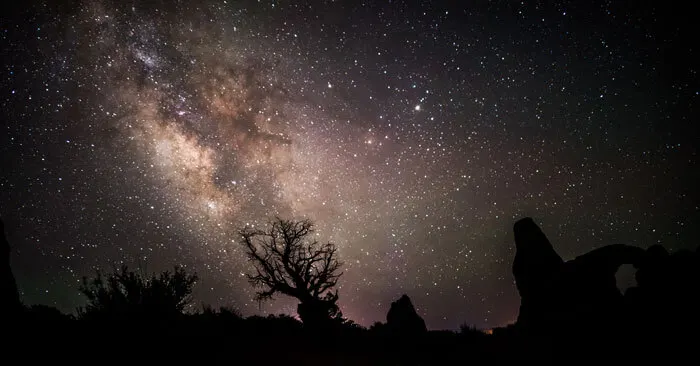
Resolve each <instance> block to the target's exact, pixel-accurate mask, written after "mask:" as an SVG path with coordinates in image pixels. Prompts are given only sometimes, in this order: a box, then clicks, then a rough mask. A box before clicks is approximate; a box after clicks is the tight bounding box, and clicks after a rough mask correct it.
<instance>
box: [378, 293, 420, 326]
mask: <svg viewBox="0 0 700 366" xmlns="http://www.w3.org/2000/svg"><path fill="white" fill-rule="evenodd" d="M386 327H387V329H388V330H389V331H390V332H392V333H397V334H404V335H406V334H420V333H425V332H427V331H428V329H427V327H426V326H425V321H424V320H423V318H421V317H420V315H418V313H417V312H416V309H415V308H414V307H413V303H412V302H411V299H410V298H409V297H408V295H405V294H404V295H403V296H401V298H399V299H398V300H396V301H394V302H392V303H391V308H390V309H389V312H388V313H387V314H386Z"/></svg>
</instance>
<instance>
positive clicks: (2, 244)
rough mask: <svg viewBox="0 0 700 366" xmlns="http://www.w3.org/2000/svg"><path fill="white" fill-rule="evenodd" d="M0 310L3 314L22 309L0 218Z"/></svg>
mask: <svg viewBox="0 0 700 366" xmlns="http://www.w3.org/2000/svg"><path fill="white" fill-rule="evenodd" d="M0 233H1V234H2V239H0V312H1V313H2V314H3V315H5V316H8V315H11V314H14V313H17V312H18V311H20V310H21V309H22V305H21V302H20V301H19V293H18V292H17V283H16V282H15V276H14V275H13V274H12V268H11V267H10V243H9V242H8V241H7V238H6V237H5V224H4V223H3V221H2V219H0Z"/></svg>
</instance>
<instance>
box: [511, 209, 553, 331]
mask: <svg viewBox="0 0 700 366" xmlns="http://www.w3.org/2000/svg"><path fill="white" fill-rule="evenodd" d="M513 231H514V234H515V248H516V253H515V259H514V260H513V276H514V277H515V285H516V287H517V288H518V292H519V293H520V312H519V315H518V323H519V324H521V325H527V324H528V323H530V322H541V321H542V319H544V318H545V317H547V316H548V314H549V315H550V316H551V315H552V313H553V312H554V311H556V310H557V308H558V306H559V304H558V301H557V296H559V294H558V293H557V291H554V289H555V288H556V287H558V285H559V284H558V283H557V281H558V279H559V276H558V274H559V273H561V272H562V268H563V265H564V261H563V260H562V259H561V257H560V256H559V254H557V252H556V251H554V248H552V244H550V243H549V240H547V237H546V236H545V235H544V233H543V232H542V230H540V228H539V227H538V226H537V224H535V222H534V221H532V219H531V218H524V219H522V220H520V221H518V222H516V223H515V225H514V228H513Z"/></svg>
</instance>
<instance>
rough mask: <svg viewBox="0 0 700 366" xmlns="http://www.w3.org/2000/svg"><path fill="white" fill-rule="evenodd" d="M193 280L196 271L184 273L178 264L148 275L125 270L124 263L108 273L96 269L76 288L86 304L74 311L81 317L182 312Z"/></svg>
mask: <svg viewBox="0 0 700 366" xmlns="http://www.w3.org/2000/svg"><path fill="white" fill-rule="evenodd" d="M196 281H197V275H196V274H188V273H187V272H186V271H185V270H184V269H182V268H180V267H175V269H174V271H173V272H170V271H164V272H161V273H160V274H158V275H156V274H155V273H154V274H153V275H152V276H151V277H150V278H146V277H144V276H142V275H141V274H139V273H136V272H133V271H129V269H128V268H127V266H122V268H121V270H117V271H115V272H114V273H112V274H110V275H108V276H104V275H103V274H102V273H101V272H100V271H97V275H96V277H95V278H93V279H88V278H87V277H84V278H83V284H82V286H80V292H81V293H83V295H85V296H86V297H87V299H88V304H87V305H86V306H85V307H84V308H80V309H78V312H79V315H80V316H81V317H82V318H85V317H92V316H103V317H112V318H114V317H117V318H124V317H127V318H134V317H136V318H138V317H140V316H144V315H145V316H148V317H150V318H151V319H153V318H163V317H172V316H175V315H179V314H182V312H183V310H184V308H185V306H186V305H187V304H189V303H190V301H191V294H192V287H193V286H194V284H195V282H196Z"/></svg>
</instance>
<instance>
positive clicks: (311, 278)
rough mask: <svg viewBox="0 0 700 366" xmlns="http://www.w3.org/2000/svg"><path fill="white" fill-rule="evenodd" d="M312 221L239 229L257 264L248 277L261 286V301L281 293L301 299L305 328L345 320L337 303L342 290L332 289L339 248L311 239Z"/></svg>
mask: <svg viewBox="0 0 700 366" xmlns="http://www.w3.org/2000/svg"><path fill="white" fill-rule="evenodd" d="M313 233H314V230H313V223H312V222H311V221H309V220H302V221H291V220H283V219H280V218H276V219H275V220H274V221H273V222H272V223H271V225H270V228H269V229H267V230H260V229H253V228H250V227H246V228H244V229H242V230H241V231H240V235H241V244H242V245H243V246H244V247H245V249H246V253H247V256H248V259H249V260H250V261H251V262H252V263H253V267H254V268H255V273H254V274H248V280H249V281H250V283H251V284H252V285H253V286H254V287H256V288H261V290H260V291H258V292H257V293H256V299H257V300H258V301H264V300H268V299H271V298H272V297H273V295H275V294H277V293H281V294H284V295H287V296H292V297H295V298H297V299H298V300H299V301H300V304H299V305H298V307H297V312H298V314H299V317H300V318H301V320H302V321H303V322H304V324H305V325H307V326H317V325H321V324H323V323H324V322H326V321H327V320H329V319H341V316H342V315H341V313H340V310H339V309H338V306H337V305H336V302H337V301H338V291H337V290H336V291H335V292H333V291H332V289H333V287H334V286H335V285H336V284H337V283H338V279H339V278H340V276H341V275H342V272H339V270H340V267H341V265H342V263H341V262H339V261H338V258H337V248H336V246H335V245H334V244H332V243H325V244H321V243H319V242H318V241H317V240H316V239H314V238H313Z"/></svg>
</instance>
